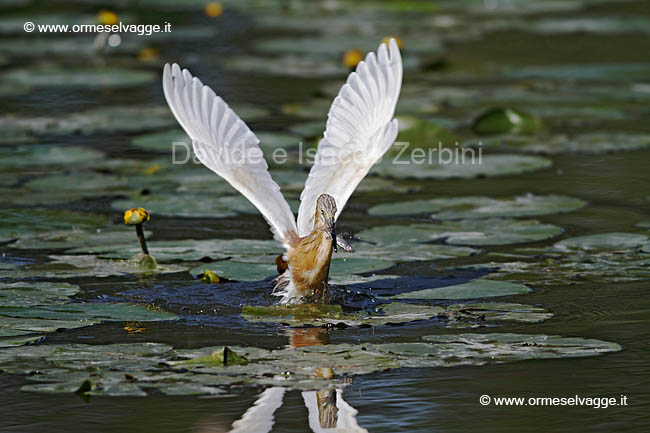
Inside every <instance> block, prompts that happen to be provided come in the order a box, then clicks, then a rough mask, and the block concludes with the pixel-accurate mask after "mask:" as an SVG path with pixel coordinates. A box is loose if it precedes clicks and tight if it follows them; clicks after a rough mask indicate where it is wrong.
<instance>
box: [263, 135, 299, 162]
mask: <svg viewBox="0 0 650 433" xmlns="http://www.w3.org/2000/svg"><path fill="white" fill-rule="evenodd" d="M255 135H257V138H258V139H259V140H260V147H261V148H262V149H263V150H267V149H269V150H270V149H278V148H282V149H288V148H293V147H298V145H299V144H300V142H301V141H302V139H301V137H300V136H299V135H295V134H288V133H285V132H269V131H262V132H258V133H256V134H255ZM267 157H270V155H268V156H267Z"/></svg>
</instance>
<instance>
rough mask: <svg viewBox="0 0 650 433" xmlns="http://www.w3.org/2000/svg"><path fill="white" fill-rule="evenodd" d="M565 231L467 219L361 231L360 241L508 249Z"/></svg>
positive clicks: (538, 225)
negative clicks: (506, 246)
mask: <svg viewBox="0 0 650 433" xmlns="http://www.w3.org/2000/svg"><path fill="white" fill-rule="evenodd" d="M562 231H563V230H562V228H560V227H558V226H555V225H553V224H542V223H540V222H539V221H535V220H525V221H521V220H514V219H505V218H486V219H465V220H458V221H447V222H443V223H441V224H411V225H408V226H398V225H390V226H382V227H374V228H372V229H367V230H363V231H361V232H360V233H359V234H358V236H359V238H360V239H362V240H364V241H369V242H377V243H379V244H404V243H410V242H420V243H422V242H428V241H435V240H444V241H445V242H446V243H448V244H452V245H475V246H486V245H508V244H516V243H523V242H535V241H541V240H544V239H549V238H552V237H555V236H558V235H560V234H561V233H562Z"/></svg>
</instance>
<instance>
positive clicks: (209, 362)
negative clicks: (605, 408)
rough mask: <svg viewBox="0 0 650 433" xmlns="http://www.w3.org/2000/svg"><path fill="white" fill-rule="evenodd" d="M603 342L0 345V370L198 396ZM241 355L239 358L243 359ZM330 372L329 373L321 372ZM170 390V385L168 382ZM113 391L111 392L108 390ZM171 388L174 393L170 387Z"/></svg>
mask: <svg viewBox="0 0 650 433" xmlns="http://www.w3.org/2000/svg"><path fill="white" fill-rule="evenodd" d="M620 350H621V346H619V345H618V344H616V343H611V342H607V341H602V340H592V339H582V338H577V337H560V336H553V335H552V336H549V335H536V334H529V335H525V334H469V333H465V334H457V335H429V336H424V337H422V339H421V340H420V341H417V342H412V343H382V344H363V345H350V344H330V345H326V346H305V347H288V348H283V349H277V350H264V349H256V348H246V347H229V348H224V347H204V348H199V349H184V350H182V349H175V350H172V349H171V348H170V347H169V346H166V345H163V344H155V343H133V344H109V345H85V344H51V345H34V346H20V347H13V348H7V349H3V350H2V351H0V369H2V370H3V371H5V372H7V373H22V374H29V380H30V381H34V382H41V384H40V385H39V384H38V383H36V384H33V385H32V384H30V385H26V386H25V387H24V388H23V390H25V391H34V392H60V393H71V392H79V393H87V394H89V395H142V394H143V393H144V392H146V391H145V390H149V389H160V390H161V391H163V392H164V389H165V388H167V387H170V386H171V387H177V388H176V389H181V390H183V389H184V390H187V389H188V388H189V389H190V390H191V391H192V392H183V393H184V394H187V393H190V394H196V393H197V392H196V391H197V389H198V387H196V386H193V385H203V386H205V387H207V389H205V392H204V393H205V394H212V393H213V391H214V388H215V387H219V388H220V387H223V386H228V385H232V384H242V383H243V384H250V385H273V386H282V387H286V388H289V389H322V388H324V387H327V386H328V385H332V384H337V385H343V382H344V380H345V378H346V377H349V376H353V375H359V374H368V373H372V372H377V371H383V370H386V369H389V368H399V367H451V366H457V365H483V364H487V363H502V362H511V361H520V360H525V359H552V358H570V357H583V356H594V355H599V354H602V353H607V352H616V351H620ZM226 351H228V353H232V354H233V356H234V355H236V356H237V357H242V358H244V359H246V361H247V362H246V363H244V364H239V365H225V366H223V365H215V364H217V363H215V358H217V359H218V358H219V357H218V356H217V357H213V356H212V354H214V353H215V352H216V353H223V352H226ZM240 359H241V358H240ZM323 371H331V372H332V374H323ZM172 389H173V388H172ZM110 390H115V391H113V392H111V391H110ZM170 392H171V393H174V391H170Z"/></svg>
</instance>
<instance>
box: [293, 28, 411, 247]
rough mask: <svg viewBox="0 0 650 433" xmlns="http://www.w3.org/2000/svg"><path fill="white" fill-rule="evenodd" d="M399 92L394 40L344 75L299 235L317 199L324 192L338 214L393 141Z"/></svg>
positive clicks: (309, 224) (307, 227)
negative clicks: (345, 80)
mask: <svg viewBox="0 0 650 433" xmlns="http://www.w3.org/2000/svg"><path fill="white" fill-rule="evenodd" d="M401 87H402V57H401V56H400V52H399V48H398V47H397V43H396V42H395V40H394V39H391V40H390V42H389V43H388V47H387V46H386V44H384V43H382V44H381V45H379V48H378V49H377V54H376V55H375V53H368V55H367V56H366V59H365V61H361V62H359V64H358V65H357V70H356V72H352V73H351V74H350V75H349V76H348V80H347V82H346V83H345V84H344V85H343V87H341V90H340V91H339V94H338V96H337V97H336V98H335V99H334V102H333V103H332V106H331V107H330V111H329V113H328V115H327V117H328V119H327V127H326V130H325V134H324V138H323V139H322V140H321V141H320V143H318V152H317V153H316V158H315V162H314V165H313V166H312V168H311V171H310V172H309V177H308V178H307V182H306V183H305V189H304V190H303V192H302V195H301V196H300V200H301V202H300V209H299V211H298V234H299V235H300V236H305V235H306V234H308V233H310V232H311V230H312V229H313V226H314V213H315V206H316V199H317V198H318V196H319V195H321V194H324V193H327V194H330V195H331V196H332V197H334V199H335V200H336V207H337V213H336V218H338V216H339V215H340V213H341V211H342V210H343V208H344V207H345V204H346V203H347V201H348V199H349V198H350V196H351V195H352V193H353V192H354V190H355V189H356V187H357V185H359V182H361V180H362V179H363V178H364V177H365V176H366V174H368V171H369V170H370V168H371V167H372V166H373V164H374V163H375V162H377V160H378V159H379V158H381V156H382V155H383V154H384V153H385V152H386V151H387V150H388V149H389V148H390V146H391V145H392V144H393V142H394V141H395V138H396V137H397V119H393V114H394V112H395V105H396V104H397V99H398V98H399V92H400V89H401Z"/></svg>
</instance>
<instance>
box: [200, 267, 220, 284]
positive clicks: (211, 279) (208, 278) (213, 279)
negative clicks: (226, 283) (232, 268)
mask: <svg viewBox="0 0 650 433" xmlns="http://www.w3.org/2000/svg"><path fill="white" fill-rule="evenodd" d="M203 281H205V282H206V283H213V284H214V283H218V282H219V281H220V279H219V276H218V275H217V274H215V273H214V272H213V271H211V270H209V269H206V270H205V271H204V272H203Z"/></svg>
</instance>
